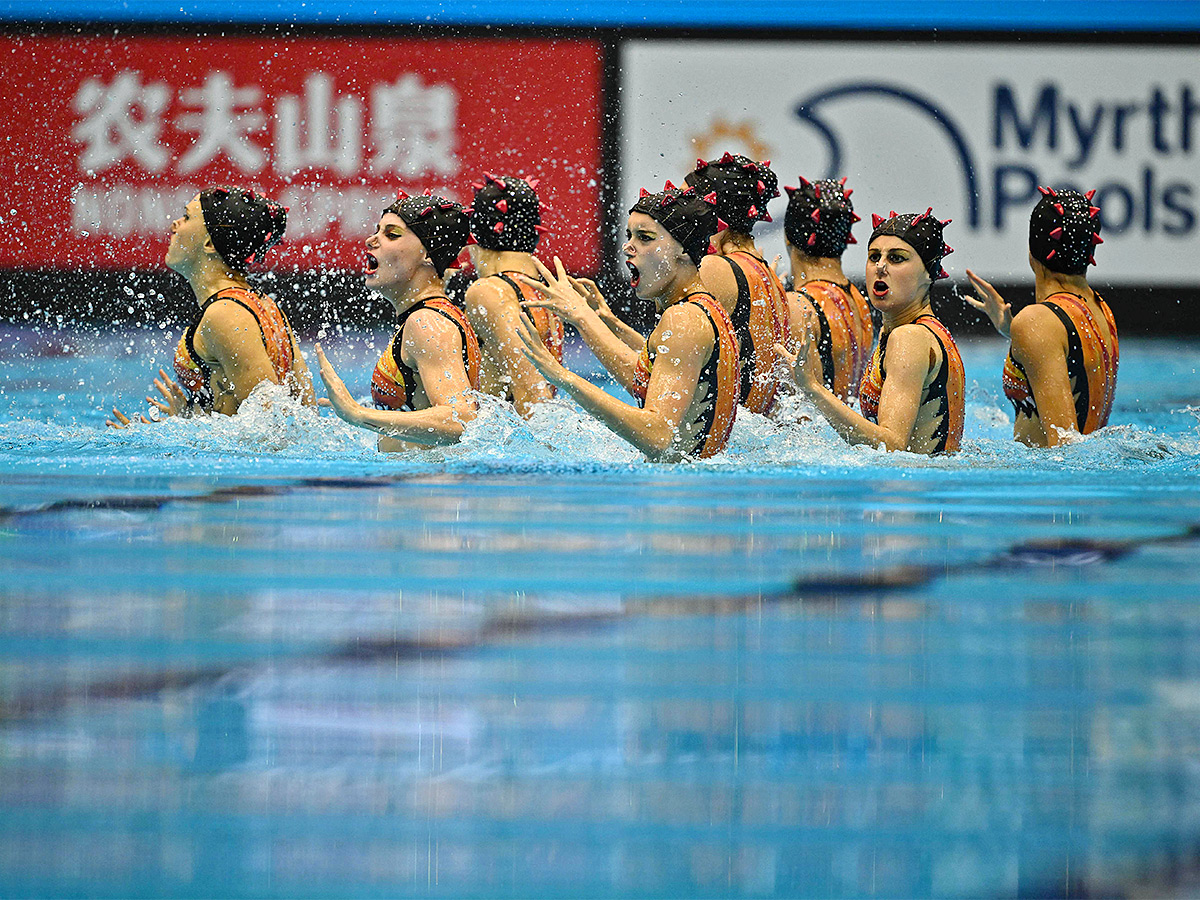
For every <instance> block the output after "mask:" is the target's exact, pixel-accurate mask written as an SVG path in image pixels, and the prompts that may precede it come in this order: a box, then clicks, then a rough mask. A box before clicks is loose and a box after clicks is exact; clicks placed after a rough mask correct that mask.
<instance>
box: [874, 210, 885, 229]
mask: <svg viewBox="0 0 1200 900" xmlns="http://www.w3.org/2000/svg"><path fill="white" fill-rule="evenodd" d="M885 221H887V220H886V219H884V217H883V216H881V215H879V213H871V227H872V228H878V227H879V226H880V225H882V224H883V223H884V222H885Z"/></svg>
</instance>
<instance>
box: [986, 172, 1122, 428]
mask: <svg viewBox="0 0 1200 900" xmlns="http://www.w3.org/2000/svg"><path fill="white" fill-rule="evenodd" d="M1038 190H1039V191H1041V192H1042V198H1041V199H1040V200H1039V201H1038V203H1037V205H1036V206H1035V207H1034V208H1033V213H1032V215H1031V216H1030V217H1029V267H1030V268H1031V269H1033V278H1034V302H1033V303H1032V304H1030V305H1029V306H1027V307H1025V308H1024V309H1022V310H1021V311H1020V312H1019V313H1017V314H1016V315H1015V316H1014V315H1013V314H1012V307H1010V306H1009V304H1008V303H1006V302H1005V301H1004V298H1003V297H1001V296H1000V294H998V293H997V292H996V289H995V288H993V287H992V286H991V285H990V284H988V283H987V282H986V281H984V280H983V279H982V278H980V277H979V276H978V275H976V274H975V273H974V272H972V271H971V270H970V269H967V277H968V278H970V279H971V283H972V285H974V287H975V291H976V293H977V294H978V299H977V298H975V297H967V298H965V299H966V301H967V302H968V303H969V304H970V305H971V306H973V307H974V308H975V309H977V310H979V311H980V312H983V313H986V314H987V316H988V318H989V319H991V320H992V324H993V325H995V327H996V330H997V331H999V332H1000V334H1002V335H1004V336H1005V337H1007V338H1010V340H1011V342H1012V343H1011V346H1010V347H1009V351H1008V358H1007V359H1006V360H1005V361H1004V394H1005V396H1007V397H1008V399H1009V400H1011V401H1012V404H1013V408H1014V410H1015V418H1014V421H1013V437H1014V438H1015V439H1016V440H1018V441H1021V442H1023V443H1025V444H1028V445H1030V446H1031V447H1055V446H1057V445H1058V444H1060V443H1062V441H1063V440H1064V438H1065V437H1066V436H1067V435H1069V434H1072V433H1076V434H1091V433H1092V432H1093V431H1095V430H1096V429H1097V428H1103V427H1104V426H1105V425H1107V424H1108V416H1109V414H1110V413H1111V412H1112V405H1113V394H1114V393H1115V392H1116V388H1117V362H1118V347H1117V324H1116V321H1115V320H1114V319H1113V314H1112V310H1110V309H1109V308H1108V304H1107V303H1105V302H1104V301H1103V300H1102V299H1100V296H1099V295H1098V294H1097V293H1096V292H1095V291H1093V290H1092V289H1091V287H1090V286H1089V285H1088V280H1087V268H1088V266H1089V265H1095V264H1096V259H1095V257H1094V256H1093V253H1094V252H1095V251H1094V248H1095V246H1096V245H1097V244H1100V243H1103V241H1102V240H1101V238H1100V210H1099V208H1098V207H1095V206H1092V197H1093V196H1094V194H1095V191H1090V192H1089V193H1087V194H1081V193H1079V192H1078V191H1069V190H1063V191H1054V190H1051V189H1050V188H1045V187H1040V188H1038Z"/></svg>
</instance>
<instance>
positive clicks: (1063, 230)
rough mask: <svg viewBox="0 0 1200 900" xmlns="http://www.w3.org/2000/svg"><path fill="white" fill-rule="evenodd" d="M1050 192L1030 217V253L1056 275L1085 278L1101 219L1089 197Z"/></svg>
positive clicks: (1074, 193)
mask: <svg viewBox="0 0 1200 900" xmlns="http://www.w3.org/2000/svg"><path fill="white" fill-rule="evenodd" d="M1047 191H1048V193H1044V194H1043V195H1042V197H1041V198H1040V199H1039V200H1038V202H1037V204H1036V205H1035V206H1034V208H1033V211H1032V212H1031V213H1030V215H1029V254H1030V256H1032V257H1033V258H1034V259H1035V260H1037V261H1038V262H1040V263H1042V264H1043V265H1044V266H1046V268H1048V269H1050V270H1051V271H1052V272H1059V273H1061V274H1063V275H1084V274H1086V273H1087V267H1088V266H1089V265H1091V264H1092V261H1091V260H1092V248H1093V247H1095V246H1096V244H1097V243H1099V241H1098V238H1099V237H1100V220H1099V218H1097V217H1096V216H1095V215H1094V214H1093V213H1092V209H1093V208H1094V207H1092V205H1091V202H1090V201H1089V200H1088V198H1087V195H1086V194H1081V193H1080V192H1079V191H1075V190H1066V189H1063V190H1058V191H1055V190H1053V189H1052V188H1048V189H1047Z"/></svg>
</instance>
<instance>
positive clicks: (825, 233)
mask: <svg viewBox="0 0 1200 900" xmlns="http://www.w3.org/2000/svg"><path fill="white" fill-rule="evenodd" d="M784 190H785V191H787V195H788V205H787V214H786V215H785V216H784V219H783V233H784V234H785V235H786V236H787V239H788V241H789V242H790V243H791V245H792V246H793V247H795V248H796V249H797V250H799V251H800V252H802V253H805V254H807V255H808V256H814V257H821V258H840V257H841V255H842V254H843V253H845V252H846V245H847V244H857V243H858V241H856V240H855V239H854V235H853V234H851V233H850V228H851V226H852V225H853V224H854V223H855V222H857V221H859V219H860V218H861V217H860V216H858V215H855V213H854V204H853V203H851V202H850V195H851V194H852V193H853V191H852V190H851V189H850V188H848V187H846V179H845V178H843V179H841V180H840V181H834V180H833V179H832V178H827V179H825V180H824V181H818V182H815V183H814V182H809V181H808V179H806V178H804V177H801V178H800V186H799V187H785V188H784Z"/></svg>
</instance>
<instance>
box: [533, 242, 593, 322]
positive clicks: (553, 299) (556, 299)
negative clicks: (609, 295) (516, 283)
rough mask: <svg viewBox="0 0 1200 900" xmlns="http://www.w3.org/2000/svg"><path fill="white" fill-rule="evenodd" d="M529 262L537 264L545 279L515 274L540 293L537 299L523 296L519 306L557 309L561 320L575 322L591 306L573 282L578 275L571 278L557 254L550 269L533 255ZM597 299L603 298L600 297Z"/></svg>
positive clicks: (585, 313) (583, 293) (586, 295)
mask: <svg viewBox="0 0 1200 900" xmlns="http://www.w3.org/2000/svg"><path fill="white" fill-rule="evenodd" d="M533 264H534V265H535V266H537V270H538V273H539V274H540V275H541V276H542V278H543V279H544V280H545V283H543V282H542V281H538V280H537V279H535V278H530V277H529V276H528V275H521V274H518V275H517V276H516V277H517V279H518V280H520V281H521V282H522V283H523V284H527V285H529V286H530V287H532V288H533V289H534V290H536V291H537V292H538V294H539V295H541V299H540V300H526V301H524V302H523V303H522V304H521V305H522V306H525V307H541V308H543V309H548V310H550V311H551V312H554V313H557V314H558V315H559V316H561V317H562V319H563V321H564V322H568V323H570V324H571V325H575V324H577V323H578V322H579V321H580V320H581V319H582V318H583V317H584V316H585V315H587V314H588V312H589V311H591V310H592V309H594V308H595V307H593V306H591V299H590V297H589V294H588V293H587V291H586V290H581V289H580V288H579V287H577V286H576V284H575V282H578V281H581V280H582V279H573V278H571V276H570V275H568V274H567V270H566V268H564V266H563V264H562V260H560V259H559V258H558V257H557V256H556V257H554V268H555V271H554V272H551V271H550V270H549V269H547V268H546V266H545V264H543V263H542V261H541V260H540V259H538V258H537V257H534V259H533ZM599 293H600V292H599V291H596V294H597V295H599ZM600 299H601V300H603V297H601V298H600Z"/></svg>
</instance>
